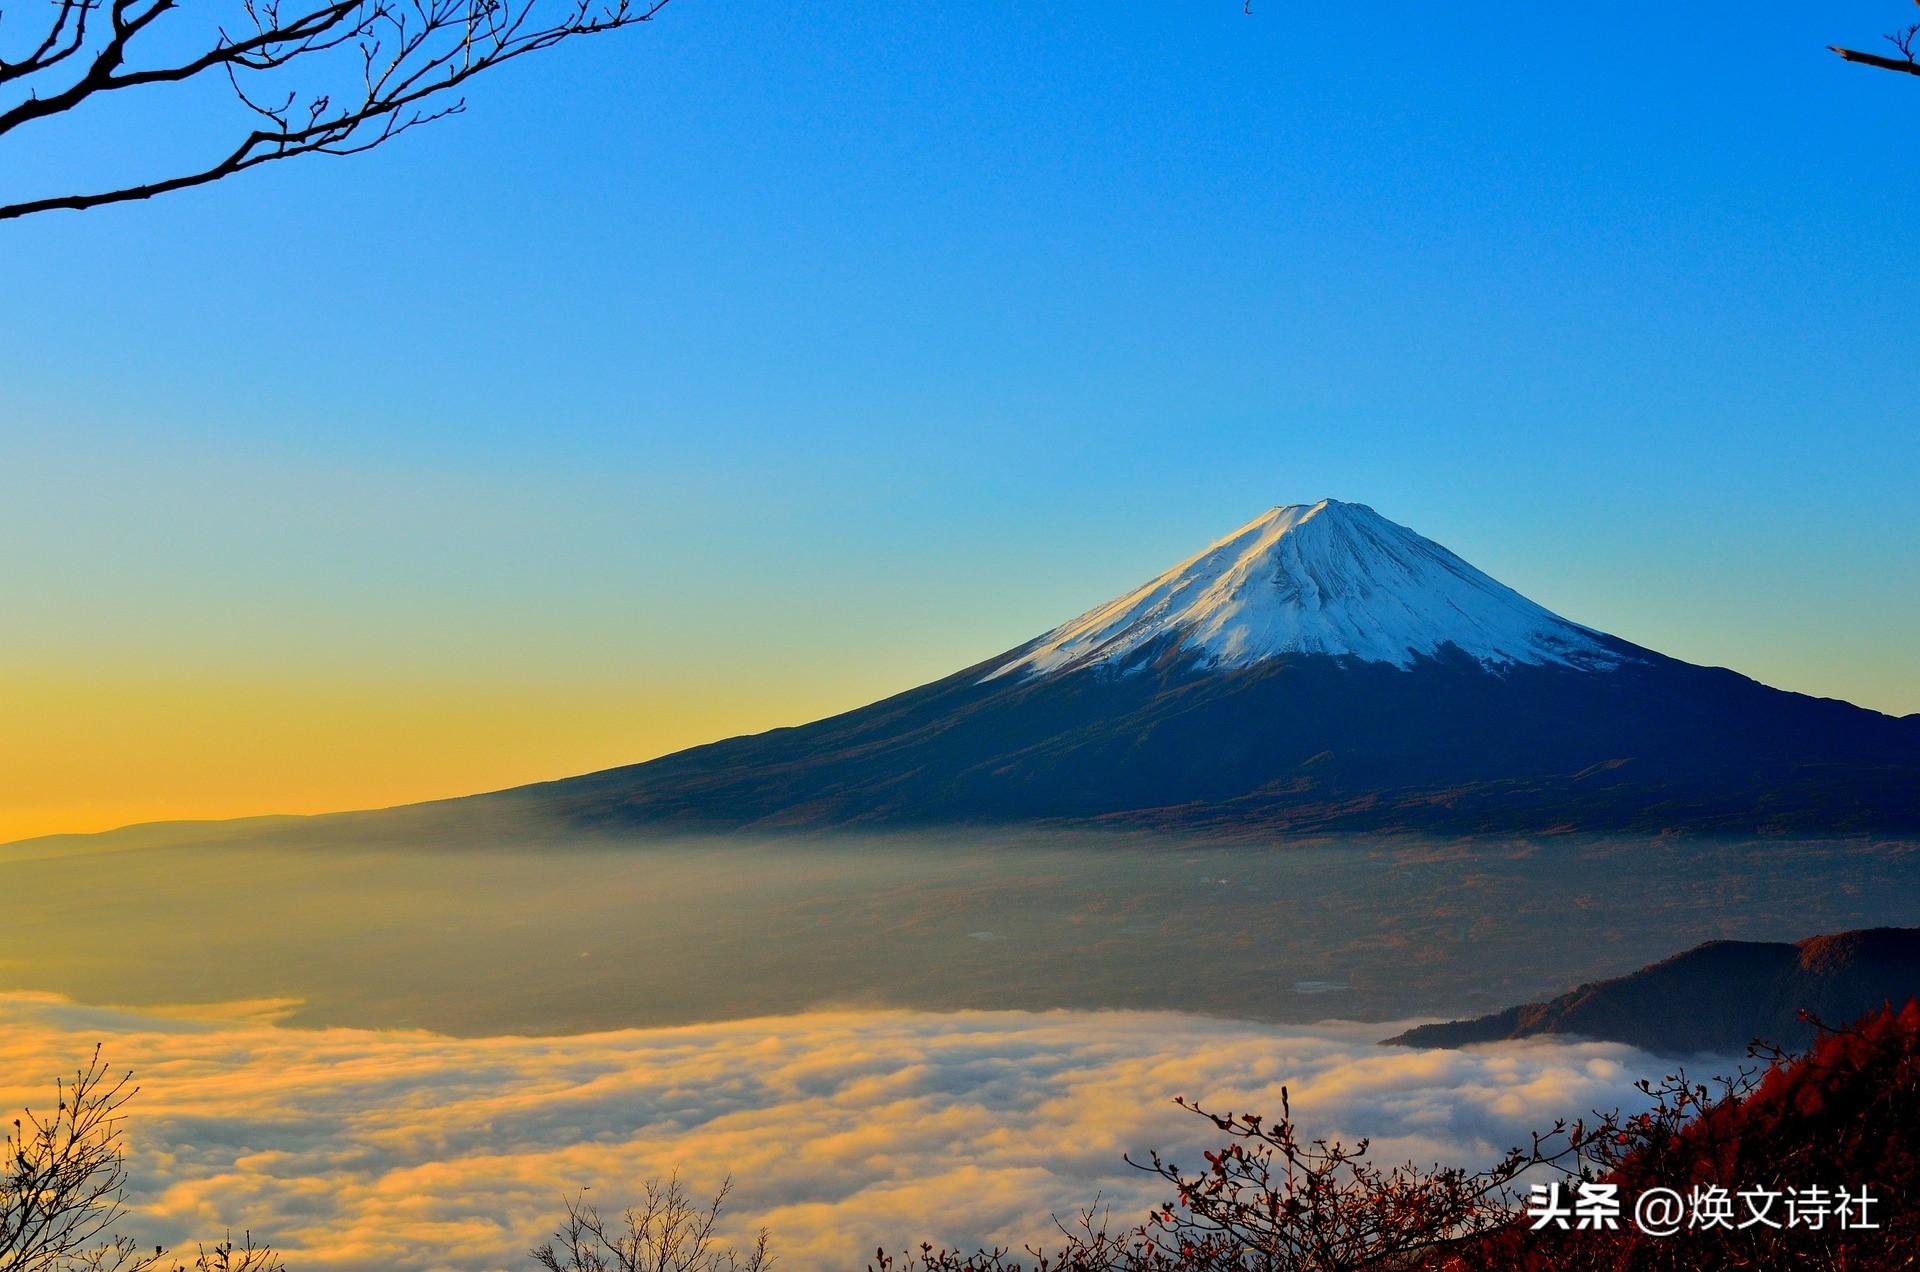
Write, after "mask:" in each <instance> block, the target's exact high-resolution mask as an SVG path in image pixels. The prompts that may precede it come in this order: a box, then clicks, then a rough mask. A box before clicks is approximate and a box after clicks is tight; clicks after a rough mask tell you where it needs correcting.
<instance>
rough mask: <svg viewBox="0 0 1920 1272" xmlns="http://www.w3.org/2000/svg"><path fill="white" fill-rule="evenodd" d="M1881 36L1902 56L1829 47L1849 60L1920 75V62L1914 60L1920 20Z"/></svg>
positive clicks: (1919, 32) (1919, 31)
mask: <svg viewBox="0 0 1920 1272" xmlns="http://www.w3.org/2000/svg"><path fill="white" fill-rule="evenodd" d="M1914 3H1916V4H1920V0H1914ZM1881 38H1882V39H1884V40H1885V41H1886V42H1887V43H1888V44H1891V45H1892V46H1893V47H1894V50H1895V51H1896V52H1897V53H1899V54H1900V56H1899V57H1897V58H1896V57H1883V56H1881V55H1880V54H1878V53H1863V52H1861V51H1860V50H1859V49H1844V48H1841V47H1840V46H1839V45H1837V44H1829V45H1828V46H1827V47H1828V48H1829V49H1831V50H1833V51H1834V52H1835V53H1838V54H1839V55H1840V56H1841V57H1843V58H1845V59H1846V60H1847V61H1849V62H1858V63H1860V64H1861V65H1862V66H1877V67H1879V68H1880V69H1881V70H1883V71H1901V72H1904V73H1906V74H1908V75H1920V62H1915V61H1914V52H1913V44H1914V40H1915V39H1916V38H1920V22H1916V23H1915V24H1913V25H1912V26H1910V27H1908V28H1906V29H1905V30H1904V31H1889V32H1888V33H1887V34H1886V35H1884V36H1882V37H1881Z"/></svg>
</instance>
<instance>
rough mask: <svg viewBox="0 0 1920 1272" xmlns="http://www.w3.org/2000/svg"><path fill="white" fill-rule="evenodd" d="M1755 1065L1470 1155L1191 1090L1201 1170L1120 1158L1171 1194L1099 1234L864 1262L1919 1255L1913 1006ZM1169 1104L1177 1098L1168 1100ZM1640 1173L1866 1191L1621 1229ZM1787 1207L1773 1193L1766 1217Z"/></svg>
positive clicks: (1194, 1264) (1179, 1264)
mask: <svg viewBox="0 0 1920 1272" xmlns="http://www.w3.org/2000/svg"><path fill="white" fill-rule="evenodd" d="M1755 1056H1756V1059H1757V1060H1758V1062H1759V1063H1757V1064H1755V1065H1754V1066H1752V1067H1750V1068H1748V1069H1745V1070H1743V1071H1742V1072H1740V1073H1738V1074H1735V1075H1732V1076H1729V1077H1725V1078H1721V1079H1717V1080H1716V1081H1715V1083H1714V1084H1712V1085H1706V1084H1699V1083H1695V1082H1692V1081H1690V1080H1689V1079H1688V1078H1687V1077H1686V1075H1685V1074H1684V1073H1676V1074H1673V1075H1670V1076H1668V1077H1666V1078H1664V1079H1662V1080H1660V1081H1658V1082H1653V1081H1649V1082H1644V1083H1642V1084H1641V1089H1642V1090H1643V1091H1644V1092H1645V1093H1646V1094H1647V1096H1648V1097H1649V1103H1650V1105H1651V1108H1650V1109H1649V1111H1646V1112H1641V1113H1635V1114H1631V1115H1622V1114H1619V1113H1600V1114H1596V1115H1595V1116H1594V1117H1592V1118H1591V1119H1581V1120H1579V1121H1574V1122H1571V1123H1566V1122H1563V1123H1558V1124H1556V1125H1555V1126H1553V1127H1552V1128H1550V1129H1549V1130H1548V1131H1546V1132H1544V1133H1542V1134H1539V1135H1536V1136H1535V1137H1534V1138H1533V1140H1532V1142H1531V1144H1530V1145H1529V1146H1527V1147H1524V1148H1516V1149H1514V1150H1513V1151H1512V1152H1511V1153H1510V1154H1509V1155H1508V1156H1507V1157H1506V1158H1505V1159H1503V1160H1502V1161H1501V1162H1499V1163H1497V1164H1495V1165H1494V1166H1492V1167H1490V1168H1488V1169H1486V1170H1483V1171H1479V1172H1467V1171H1462V1170H1457V1169H1450V1168H1445V1167H1431V1168H1420V1167H1416V1166H1414V1165H1412V1164H1407V1165H1403V1166H1398V1167H1392V1168H1382V1167H1379V1166H1376V1165H1374V1164H1372V1163H1371V1162H1370V1161H1369V1160H1368V1158H1367V1153H1366V1150H1367V1145H1366V1143H1365V1142H1364V1141H1363V1142H1360V1143H1358V1144H1352V1145H1346V1144H1341V1143H1337V1142H1329V1141H1325V1140H1313V1141H1306V1140H1303V1139H1302V1138H1301V1137H1300V1135H1299V1133H1298V1131H1297V1130H1296V1128H1295V1125H1294V1122H1293V1119H1292V1113H1291V1110H1290V1109H1288V1108H1286V1107H1285V1106H1284V1103H1283V1107H1282V1109H1281V1117H1280V1118H1279V1119H1277V1120H1276V1121H1273V1122H1268V1121H1266V1120H1264V1119H1262V1118H1261V1117H1259V1116H1256V1115H1251V1114H1233V1113H1227V1114H1217V1113H1211V1112H1207V1111H1206V1110H1204V1109H1200V1108H1198V1107H1196V1106H1193V1105H1190V1104H1189V1105H1187V1107H1189V1108H1193V1109H1194V1111H1195V1112H1197V1113H1200V1114H1201V1115H1202V1116H1204V1117H1207V1118H1209V1119H1211V1120H1212V1121H1213V1123H1214V1125H1215V1126H1216V1128H1218V1129H1219V1130H1220V1131H1222V1132H1223V1133H1224V1134H1225V1136H1226V1141H1227V1142H1226V1143H1225V1144H1224V1145H1223V1146H1222V1147H1220V1148H1219V1149H1217V1150H1215V1151H1212V1152H1209V1153H1207V1154H1206V1155H1205V1157H1204V1161H1205V1169H1203V1170H1199V1171H1196V1172H1187V1171H1183V1170H1181V1169H1180V1168H1179V1167H1178V1166H1177V1165H1175V1164H1173V1163H1170V1162H1167V1161H1165V1160H1163V1159H1162V1158H1160V1157H1159V1156H1158V1155H1154V1156H1150V1157H1149V1158H1148V1159H1147V1160H1146V1161H1145V1162H1139V1163H1135V1164H1136V1165H1139V1166H1140V1167H1141V1168H1142V1169H1144V1170H1148V1171H1151V1172H1152V1173H1154V1174H1157V1175H1158V1176H1160V1177H1161V1178H1162V1179H1163V1180H1165V1181H1166V1182H1167V1184H1168V1187H1169V1191H1170V1192H1171V1193H1172V1196H1171V1197H1170V1198H1169V1200H1168V1201H1167V1202H1166V1204H1165V1205H1163V1206H1162V1207H1160V1208H1158V1209H1156V1210H1155V1211H1154V1212H1153V1213H1151V1214H1150V1215H1148V1216H1147V1217H1146V1218H1145V1219H1144V1220H1143V1221H1141V1222H1139V1223H1138V1224H1136V1225H1135V1226H1133V1227H1132V1228H1129V1229H1125V1230H1123V1231H1119V1232H1116V1231H1114V1230H1113V1229H1112V1228H1110V1226H1109V1225H1108V1224H1107V1223H1106V1222H1104V1221H1103V1217H1102V1216H1099V1215H1097V1214H1095V1213H1092V1212H1089V1213H1087V1214H1083V1215H1081V1216H1079V1217H1078V1219H1077V1220H1075V1221H1073V1222H1070V1223H1064V1224H1061V1225H1060V1235H1059V1237H1058V1239H1057V1240H1056V1241H1055V1242H1053V1243H1051V1244H1049V1245H1047V1246H1034V1247H1029V1248H1027V1249H1025V1250H1022V1251H1009V1250H983V1251H976V1252H973V1253H971V1254H968V1253H963V1252H960V1251H952V1250H940V1249H936V1248H934V1247H933V1246H931V1245H923V1246H921V1247H920V1248H919V1249H918V1250H915V1251H910V1252H907V1253H906V1254H902V1255H889V1254H888V1253H887V1252H885V1251H881V1252H879V1253H878V1254H877V1255H876V1257H875V1259H874V1260H873V1261H872V1263H871V1265H870V1269H871V1272H1360V1270H1362V1269H1393V1270H1395V1272H1495V1270H1503V1272H1504V1270H1507V1269H1520V1270H1522V1272H1549V1270H1553V1272H1559V1270H1562V1269H1564V1270H1566V1272H1642V1270H1645V1272H1666V1270H1668V1269H1672V1270H1674V1272H1680V1270H1683V1269H1684V1270H1687V1272H1694V1270H1700V1269H1721V1268H1752V1269H1773V1268H1780V1269H1794V1268H1807V1269H1830V1270H1832V1272H1881V1270H1883V1269H1884V1270H1891V1269H1896V1268H1912V1267H1920V1217H1916V1214H1915V1212H1914V1210H1913V1209H1912V1208H1911V1204H1910V1203H1911V1199H1912V1198H1914V1197H1915V1196H1916V1195H1920V1167H1917V1165H1916V1163H1917V1162H1920V1006H1915V1005H1914V1004H1912V1003H1909V1004H1908V1005H1907V1007H1906V1008H1905V1009H1904V1010H1901V1011H1894V1010H1892V1009H1885V1010H1882V1011H1880V1012H1879V1013H1877V1014H1874V1015H1872V1016H1869V1017H1868V1018H1867V1019H1865V1020H1863V1021H1861V1022H1859V1023H1858V1024H1856V1025H1854V1026H1852V1027H1850V1028H1846V1029H1826V1028H1824V1027H1823V1028H1822V1032H1821V1036H1820V1038H1819V1040H1818V1041H1817V1042H1816V1043H1815V1045H1814V1046H1813V1047H1812V1048H1811V1049H1810V1050H1809V1051H1808V1052H1807V1053H1806V1054H1804V1055H1802V1056H1799V1057H1797V1058H1795V1057H1788V1056H1785V1055H1783V1054H1781V1053H1779V1052H1777V1051H1771V1050H1768V1049H1765V1048H1759V1049H1756V1052H1755ZM1183 1103H1184V1102H1183ZM1538 1183H1558V1184H1562V1185H1564V1186H1567V1187H1569V1188H1571V1187H1572V1186H1575V1185H1578V1184H1588V1185H1600V1186H1602V1187H1605V1186H1608V1185H1611V1186H1612V1187H1613V1188H1614V1189H1617V1194H1618V1196H1619V1197H1620V1198H1622V1199H1623V1201H1624V1203H1625V1204H1624V1206H1623V1213H1622V1215H1621V1219H1620V1222H1619V1223H1618V1226H1616V1227H1611V1228H1608V1227H1600V1228H1589V1229H1585V1230H1581V1229H1578V1228H1574V1227H1571V1226H1570V1227H1569V1228H1568V1229H1567V1230H1564V1231H1562V1230H1558V1229H1556V1228H1546V1229H1536V1227H1535V1224H1534V1217H1533V1216H1530V1215H1529V1214H1528V1212H1527V1198H1528V1196H1529V1193H1530V1190H1531V1188H1532V1186H1533V1185H1535V1184H1538ZM1653 1188H1666V1189H1672V1190H1674V1192H1675V1193H1677V1194H1679V1195H1680V1196H1682V1197H1690V1196H1691V1195H1692V1194H1693V1192H1694V1190H1696V1189H1705V1190H1712V1189H1720V1190H1724V1193H1723V1195H1724V1196H1726V1197H1729V1198H1732V1197H1737V1196H1738V1195H1739V1194H1741V1193H1743V1192H1745V1193H1748V1194H1752V1195H1755V1196H1756V1197H1761V1198H1764V1196H1765V1195H1766V1194H1769V1193H1773V1194H1780V1195H1782V1196H1784V1195H1785V1194H1788V1193H1795V1194H1801V1193H1803V1192H1804V1190H1808V1189H1824V1190H1827V1191H1828V1192H1829V1193H1837V1192H1838V1191H1839V1190H1840V1189H1843V1188H1844V1189H1846V1190H1847V1191H1848V1192H1850V1193H1853V1194H1856V1195H1857V1194H1858V1193H1860V1192H1861V1191H1862V1190H1865V1191H1866V1192H1867V1193H1868V1194H1870V1195H1871V1196H1872V1197H1874V1198H1875V1199H1876V1201H1875V1203H1874V1205H1873V1207H1872V1208H1871V1210H1870V1211H1869V1212H1868V1213H1867V1214H1866V1215H1864V1216H1860V1217H1861V1218H1862V1219H1865V1220H1870V1221H1871V1222H1872V1223H1873V1224H1874V1225H1877V1226H1875V1227H1871V1228H1867V1227H1862V1226H1859V1225H1858V1224H1852V1225H1848V1226H1842V1225H1841V1224H1840V1223H1838V1222H1836V1221H1835V1220H1834V1219H1832V1218H1831V1217H1829V1218H1827V1219H1826V1220H1825V1221H1823V1222H1822V1223H1821V1224H1820V1225H1819V1226H1818V1227H1813V1226H1809V1225H1808V1224H1806V1223H1801V1224H1786V1223H1782V1224H1781V1226H1777V1227H1776V1226H1771V1225H1770V1224H1769V1223H1767V1222H1765V1221H1752V1222H1748V1220H1749V1219H1750V1218H1751V1213H1752V1212H1751V1210H1750V1209H1749V1208H1747V1207H1746V1206H1745V1205H1744V1204H1743V1206H1742V1207H1741V1208H1739V1209H1736V1210H1735V1211H1734V1212H1733V1213H1732V1215H1731V1218H1730V1221H1729V1222H1727V1223H1725V1224H1724V1225H1722V1224H1712V1225H1706V1226H1694V1227H1689V1226H1682V1227H1681V1229H1680V1230H1679V1231H1678V1232H1675V1233H1674V1234H1672V1235H1668V1236H1654V1235H1649V1234H1647V1233H1644V1232H1642V1231H1640V1230H1638V1229H1637V1228H1636V1227H1635V1225H1634V1223H1633V1219H1632V1206H1633V1200H1634V1199H1635V1198H1636V1197H1638V1196H1639V1195H1640V1194H1641V1193H1642V1192H1644V1191H1645V1190H1648V1189H1653ZM1770 1217H1771V1218H1772V1219H1773V1220H1775V1221H1781V1220H1785V1219H1787V1218H1788V1216H1787V1214H1786V1212H1785V1210H1784V1207H1782V1206H1781V1205H1780V1203H1778V1202H1776V1203H1775V1205H1774V1209H1773V1210H1772V1212H1771V1216H1770Z"/></svg>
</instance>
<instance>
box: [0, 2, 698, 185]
mask: <svg viewBox="0 0 1920 1272" xmlns="http://www.w3.org/2000/svg"><path fill="white" fill-rule="evenodd" d="M667 3H668V0H305V2H304V3H302V4H301V5H299V7H298V8H297V9H292V10H289V9H286V8H283V5H282V0H228V3H227V13H228V16H229V17H230V18H232V19H233V23H231V24H230V23H221V22H218V21H211V20H209V19H211V18H212V14H213V5H212V3H210V0H189V3H188V4H187V5H186V6H183V5H182V4H181V3H180V0H54V4H53V8H52V14H51V17H50V18H49V19H48V20H47V25H46V29H45V30H44V31H42V32H40V33H39V34H38V36H37V38H35V39H34V40H33V42H32V44H31V47H30V48H28V50H27V51H26V52H25V53H24V55H23V56H21V57H19V58H17V59H8V58H7V57H5V56H4V50H5V48H6V42H5V36H6V34H7V30H6V27H5V26H4V25H0V143H4V141H5V140H6V138H7V137H8V136H9V135H10V134H11V133H12V132H13V131H14V130H15V129H18V128H22V127H26V126H28V125H31V124H33V123H35V122H38V121H40V120H45V119H50V118H54V117H58V116H64V115H67V114H69V113H71V112H74V111H77V110H81V109H83V108H85V107H86V106H88V105H89V104H91V103H93V102H95V101H98V100H100V99H102V98H104V97H107V96H110V95H112V94H116V93H120V92H124V91H125V90H128V89H138V88H153V87H156V86H166V85H178V84H186V83H190V82H193V81H196V80H201V79H203V78H205V77H216V78H219V79H224V80H225V81H226V83H227V85H228V87H229V89H230V90H231V92H232V94H233V99H234V102H235V104H236V107H237V108H238V110H239V112H240V115H239V116H238V117H239V118H241V119H245V120H251V123H250V124H245V123H243V124H241V125H240V126H239V127H237V128H236V130H235V133H236V134H237V138H238V140H237V142H235V143H233V144H232V146H231V149H228V150H227V151H226V152H225V153H224V154H223V155H221V154H216V156H215V157H213V158H211V159H209V160H208V161H206V162H205V163H204V164H201V165H198V166H188V167H187V169H186V170H185V171H180V172H175V173H171V174H165V175H160V176H156V177H153V178H151V179H145V180H131V181H127V182H124V183H118V184H110V185H108V186H106V187H105V188H102V189H96V190H91V191H84V192H81V193H75V194H58V195H48V196H45V197H40V198H17V199H12V200H7V201H0V220H11V219H14V218H18V217H22V216H29V215H32V214H34V213H37V212H47V211H53V210H55V209H72V210H80V209H85V208H93V207H101V206H103V205H106V204H112V203H125V202H129V201H132V200H137V199H150V198H152V197H154V196H155V195H159V194H166V193H168V192H170V191H173V190H181V189H186V188H189V187H191V186H198V185H205V184H207V183H209V182H212V181H218V180H220V179H222V178H224V177H229V176H232V175H234V174H235V173H239V172H244V171H246V170H247V169H249V168H255V167H258V166H260V165H261V164H263V163H272V162H275V161H277V160H281V159H290V158H293V157H295V156H297V155H307V154H325V155H352V154H360V153H362V152H364V151H367V150H371V149H373V148H374V147H375V146H379V145H382V144H384V143H385V142H388V141H391V140H392V139H393V138H395V137H398V136H399V135H400V134H402V133H404V132H407V131H408V130H410V129H412V128H416V127H418V126H419V125H421V124H427V123H432V122H434V121H435V120H439V119H444V118H446V117H447V116H449V115H456V114H459V113H460V112H461V111H462V110H464V109H465V105H466V102H465V99H464V98H463V97H460V96H459V95H458V92H457V90H459V89H460V88H461V87H462V86H463V85H464V84H466V82H467V81H468V80H470V79H472V78H473V77H474V76H476V75H479V74H481V73H482V72H484V71H487V70H491V69H492V68H494V67H497V66H503V65H505V64H506V63H508V62H512V61H515V60H516V59H518V58H521V57H524V56H526V55H527V54H529V53H536V52H539V51H541V50H543V49H548V48H551V47H553V46H554V45H556V44H559V43H560V42H561V41H563V40H567V39H571V38H573V37H575V36H583V35H599V34H604V33H606V32H608V31H615V30H619V29H621V28H624V27H629V26H635V25H637V24H639V23H642V22H648V21H651V20H652V19H653V18H654V17H655V16H656V15H657V14H658V13H659V12H660V11H661V10H662V9H664V8H665V7H666V5H667ZM188 9H192V10H193V11H194V14H195V15H196V16H198V17H199V18H201V19H202V20H203V21H204V22H205V25H204V27H203V31H202V35H201V37H200V38H198V39H197V40H195V41H193V42H191V43H189V44H186V45H184V46H183V44H182V41H181V36H182V35H183V34H184V27H182V26H180V25H178V24H176V25H175V26H174V27H172V28H169V29H167V30H166V31H165V36H166V47H167V48H169V49H172V50H176V51H175V52H174V53H173V54H172V56H171V57H162V56H159V55H158V53H157V50H158V48H159V47H160V43H161V41H160V40H159V38H158V37H155V36H154V35H153V34H152V33H153V32H154V31H155V30H156V29H158V28H160V27H162V26H165V25H166V24H163V23H162V22H161V19H162V18H166V17H168V16H169V15H181V14H185V13H186V12H187V10H188ZM96 11H98V12H96ZM0 17H4V15H0ZM235 24H237V33H236V32H235V31H231V30H229V26H230V25H235ZM195 44H197V45H198V46H199V51H198V52H195V53H191V54H189V55H186V56H181V55H180V54H179V53H178V52H177V50H178V49H179V48H181V47H193V46H194V45H195ZM143 55H144V56H143ZM243 129H244V131H242V130H243ZM4 198H5V196H4V194H0V199H4Z"/></svg>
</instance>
